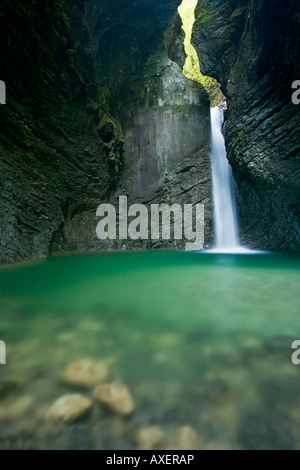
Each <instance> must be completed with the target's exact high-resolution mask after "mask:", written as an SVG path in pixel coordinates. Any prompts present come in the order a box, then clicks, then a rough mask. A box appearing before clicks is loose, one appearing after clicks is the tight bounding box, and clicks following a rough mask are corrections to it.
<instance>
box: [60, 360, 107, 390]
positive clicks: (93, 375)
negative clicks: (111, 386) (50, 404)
mask: <svg viewBox="0 0 300 470" xmlns="http://www.w3.org/2000/svg"><path fill="white" fill-rule="evenodd" d="M61 379H62V381H63V382H64V383H66V384H68V385H74V386H77V387H82V388H88V389H91V388H94V387H96V386H97V385H99V384H101V383H104V382H106V381H107V379H108V366H107V364H106V363H105V362H104V361H95V360H91V359H82V360H80V361H76V362H73V363H72V364H70V365H69V366H68V367H67V368H66V369H65V370H64V371H63V372H62V375H61Z"/></svg>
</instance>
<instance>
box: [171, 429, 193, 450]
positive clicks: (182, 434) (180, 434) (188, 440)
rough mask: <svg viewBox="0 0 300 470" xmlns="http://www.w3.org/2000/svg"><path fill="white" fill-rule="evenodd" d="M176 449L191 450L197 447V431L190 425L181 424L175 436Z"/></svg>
mask: <svg viewBox="0 0 300 470" xmlns="http://www.w3.org/2000/svg"><path fill="white" fill-rule="evenodd" d="M176 441H177V446H178V449H181V450H193V449H196V447H197V432H196V431H195V429H193V428H192V427H191V426H181V428H179V429H178V431H177V436H176Z"/></svg>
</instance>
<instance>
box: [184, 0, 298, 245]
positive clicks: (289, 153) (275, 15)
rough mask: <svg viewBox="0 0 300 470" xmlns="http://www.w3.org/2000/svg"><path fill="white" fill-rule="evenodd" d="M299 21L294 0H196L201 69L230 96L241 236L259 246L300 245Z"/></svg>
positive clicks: (231, 146) (229, 144)
mask: <svg viewBox="0 0 300 470" xmlns="http://www.w3.org/2000/svg"><path fill="white" fill-rule="evenodd" d="M299 23H300V7H299V2H298V1H296V0H286V1H284V2H283V1H281V0H258V1H257V0H255V1H254V0H250V1H248V0H199V2H198V7H197V9H196V23H195V28H194V34H193V43H194V46H195V48H196V49H197V52H198V54H199V59H200V64H201V70H202V72H203V73H205V74H207V75H210V76H213V77H215V78H216V79H217V80H218V81H219V82H220V83H221V84H222V88H223V91H224V93H225V94H226V97H227V100H228V122H227V133H226V142H227V150H228V158H229V160H230V163H231V165H232V167H233V170H234V175H235V179H236V181H237V185H238V202H239V213H240V223H241V230H242V236H243V240H244V242H245V243H247V244H249V245H251V246H253V247H257V248H261V249H262V248H264V249H276V250H282V249H283V250H284V249H295V250H296V249H299V247H300V185H299V177H300V158H299V157H300V139H299V137H300V129H299V113H300V107H299V106H298V107H297V106H295V105H294V104H292V102H291V96H292V90H291V85H292V83H293V81H294V80H299V78H300V63H299V52H300V51H299V47H300V27H299V26H300V24H299Z"/></svg>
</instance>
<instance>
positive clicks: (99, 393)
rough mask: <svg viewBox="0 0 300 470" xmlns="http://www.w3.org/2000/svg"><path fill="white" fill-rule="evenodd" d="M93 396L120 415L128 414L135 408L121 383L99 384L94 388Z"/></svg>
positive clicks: (127, 391) (126, 389)
mask: <svg viewBox="0 0 300 470" xmlns="http://www.w3.org/2000/svg"><path fill="white" fill-rule="evenodd" d="M94 398H95V399H96V400H97V401H100V402H101V403H103V404H105V405H106V406H107V407H108V408H110V409H111V410H112V411H114V412H115V413H117V414H119V415H121V416H127V415H130V414H131V413H133V411H134V410H135V404H134V401H133V399H132V396H131V394H130V392H129V390H128V388H127V387H126V386H125V385H122V384H105V385H99V387H96V388H95V390H94Z"/></svg>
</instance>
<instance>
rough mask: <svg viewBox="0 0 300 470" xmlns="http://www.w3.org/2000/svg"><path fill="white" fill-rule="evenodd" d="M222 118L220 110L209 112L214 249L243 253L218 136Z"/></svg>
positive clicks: (221, 140)
mask: <svg viewBox="0 0 300 470" xmlns="http://www.w3.org/2000/svg"><path fill="white" fill-rule="evenodd" d="M223 122H224V114H223V111H222V109H221V108H220V107H218V106H216V107H215V108H212V109H211V166H212V182H213V200H214V219H215V234H216V235H215V249H214V250H213V251H218V252H222V253H224V252H231V253H237V252H244V251H247V250H246V249H245V248H243V247H242V246H241V244H240V239H239V231H238V222H237V211H236V199H235V190H234V179H233V175H232V169H231V167H230V165H229V162H228V160H227V156H226V147H225V139H224V136H223V134H222V125H223Z"/></svg>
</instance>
